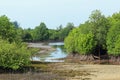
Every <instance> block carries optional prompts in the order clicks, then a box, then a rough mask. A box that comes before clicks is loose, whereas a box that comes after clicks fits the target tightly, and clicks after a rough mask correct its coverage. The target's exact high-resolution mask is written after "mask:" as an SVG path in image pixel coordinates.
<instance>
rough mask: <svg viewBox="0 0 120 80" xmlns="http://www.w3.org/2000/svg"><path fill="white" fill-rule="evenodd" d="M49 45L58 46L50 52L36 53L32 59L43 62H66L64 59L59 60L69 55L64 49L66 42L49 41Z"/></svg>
mask: <svg viewBox="0 0 120 80" xmlns="http://www.w3.org/2000/svg"><path fill="white" fill-rule="evenodd" d="M48 45H50V46H52V47H54V48H56V50H55V51H53V52H49V53H44V54H43V53H42V54H38V55H34V56H33V58H32V59H33V60H35V61H43V62H64V61H63V60H57V59H59V58H65V57H66V56H67V53H66V51H65V49H64V43H63V42H57V43H49V44H48Z"/></svg>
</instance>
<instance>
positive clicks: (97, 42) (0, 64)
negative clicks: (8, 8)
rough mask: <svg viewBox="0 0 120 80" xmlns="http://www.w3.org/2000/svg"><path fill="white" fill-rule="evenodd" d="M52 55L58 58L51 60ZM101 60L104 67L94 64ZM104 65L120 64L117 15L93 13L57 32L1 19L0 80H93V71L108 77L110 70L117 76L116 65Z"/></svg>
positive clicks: (99, 79)
mask: <svg viewBox="0 0 120 80" xmlns="http://www.w3.org/2000/svg"><path fill="white" fill-rule="evenodd" d="M54 42H56V43H54ZM57 42H58V43H59V42H60V43H59V44H57ZM56 44H57V45H56ZM51 45H52V46H51ZM57 51H58V52H57ZM50 54H52V55H50ZM57 54H58V55H57ZM53 55H54V56H55V57H57V59H54V58H52V59H53V60H52V59H51V60H50V59H49V58H51V57H54V56H53ZM63 57H64V58H63ZM36 58H37V59H41V60H42V59H43V58H46V59H43V60H42V61H43V62H42V61H35V60H36ZM45 60H46V61H51V62H45ZM74 60H75V61H74ZM103 60H105V61H106V62H105V63H104V65H105V66H103V65H95V64H100V61H103ZM52 61H55V62H52ZM60 61H61V62H60ZM89 64H91V65H89ZM93 64H94V65H93ZM107 64H117V65H118V64H120V12H116V13H113V14H112V15H110V16H105V15H104V14H102V12H101V11H100V10H94V11H92V12H91V14H90V16H89V18H88V20H87V21H85V22H84V23H82V24H80V25H79V26H74V24H73V23H71V22H69V23H67V24H66V26H62V25H61V24H60V25H59V26H58V27H57V28H56V29H49V28H47V26H46V24H45V23H44V22H40V24H38V26H35V27H34V28H25V29H23V28H22V27H21V26H20V24H19V22H18V21H11V19H10V18H8V16H6V15H2V16H0V80H10V79H11V80H34V79H35V80H92V79H96V76H98V74H96V72H98V73H99V74H101V73H103V74H105V75H110V74H112V72H111V69H113V68H115V71H116V74H115V75H119V72H117V71H118V70H119V69H120V68H119V67H118V66H114V65H111V66H108V65H107ZM108 68H109V70H107V69H108ZM101 69H102V70H103V71H101ZM105 70H107V72H105ZM9 73H11V75H10V74H9ZM109 73H110V74H109ZM24 74H25V75H24ZM6 75H7V76H8V77H9V78H10V79H8V78H6ZM11 76H12V77H11ZM13 76H14V77H13ZM101 76H102V75H100V77H98V79H97V80H102V79H101ZM2 78H3V79H2ZM113 78H114V77H113ZM113 78H112V79H113ZM117 78H118V79H120V77H117ZM105 79H107V78H105ZM105 79H103V80H105ZM115 79H116V78H115Z"/></svg>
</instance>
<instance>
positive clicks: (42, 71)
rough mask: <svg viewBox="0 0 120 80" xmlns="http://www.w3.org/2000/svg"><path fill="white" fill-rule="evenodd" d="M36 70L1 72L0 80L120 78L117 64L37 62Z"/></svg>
mask: <svg viewBox="0 0 120 80" xmlns="http://www.w3.org/2000/svg"><path fill="white" fill-rule="evenodd" d="M32 66H35V67H36V68H37V70H36V71H28V72H26V73H1V74H0V80H120V66H119V65H100V64H80V63H68V62H61V63H39V64H38V63H37V64H32Z"/></svg>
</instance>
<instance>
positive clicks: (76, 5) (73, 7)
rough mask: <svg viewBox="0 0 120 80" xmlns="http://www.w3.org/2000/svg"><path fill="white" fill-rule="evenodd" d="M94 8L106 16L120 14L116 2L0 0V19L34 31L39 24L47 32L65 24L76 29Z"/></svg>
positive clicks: (106, 0)
mask: <svg viewBox="0 0 120 80" xmlns="http://www.w3.org/2000/svg"><path fill="white" fill-rule="evenodd" d="M96 9H98V10H100V11H101V12H102V14H104V15H105V16H110V15H112V14H113V13H115V12H119V11H120V0H0V16H1V15H6V16H8V18H10V20H11V21H17V22H18V23H19V24H20V26H21V27H22V28H35V27H36V26H38V25H39V24H40V23H41V22H44V23H45V24H46V26H47V27H48V28H49V29H56V28H57V27H59V25H61V24H62V25H63V27H64V26H66V24H67V23H68V22H71V23H74V25H75V26H78V25H79V24H81V23H84V22H85V21H86V20H88V18H89V16H90V14H91V12H92V11H93V10H96Z"/></svg>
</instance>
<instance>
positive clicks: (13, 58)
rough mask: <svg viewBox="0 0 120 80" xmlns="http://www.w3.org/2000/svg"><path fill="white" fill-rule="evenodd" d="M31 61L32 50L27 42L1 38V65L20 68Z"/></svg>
mask: <svg viewBox="0 0 120 80" xmlns="http://www.w3.org/2000/svg"><path fill="white" fill-rule="evenodd" d="M29 63H30V51H29V50H28V49H27V46H26V45H25V44H20V45H18V44H16V43H9V42H8V41H3V40H1V39H0V66H3V67H4V68H12V69H18V68H20V67H22V66H25V65H28V64H29Z"/></svg>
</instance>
